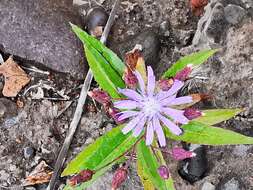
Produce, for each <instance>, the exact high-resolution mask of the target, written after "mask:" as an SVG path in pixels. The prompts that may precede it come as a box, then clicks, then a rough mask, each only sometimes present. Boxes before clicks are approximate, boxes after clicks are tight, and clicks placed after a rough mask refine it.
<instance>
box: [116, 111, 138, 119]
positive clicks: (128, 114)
mask: <svg viewBox="0 0 253 190" xmlns="http://www.w3.org/2000/svg"><path fill="white" fill-rule="evenodd" d="M139 113H140V112H138V111H123V112H120V113H118V115H119V117H118V120H119V121H122V120H124V119H128V118H129V117H133V116H136V115H138V114H139Z"/></svg>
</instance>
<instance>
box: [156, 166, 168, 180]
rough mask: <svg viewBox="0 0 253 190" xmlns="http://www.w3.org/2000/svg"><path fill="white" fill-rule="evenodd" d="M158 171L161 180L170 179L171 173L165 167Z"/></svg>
mask: <svg viewBox="0 0 253 190" xmlns="http://www.w3.org/2000/svg"><path fill="white" fill-rule="evenodd" d="M157 171H158V173H159V175H160V176H161V178H163V179H169V177H170V172H169V169H168V168H167V167H166V166H164V165H162V166H160V167H159V168H158V170H157Z"/></svg>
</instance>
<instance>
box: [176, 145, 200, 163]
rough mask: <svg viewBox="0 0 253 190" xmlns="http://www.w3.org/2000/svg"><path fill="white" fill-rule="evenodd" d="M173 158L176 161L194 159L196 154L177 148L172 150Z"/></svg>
mask: <svg viewBox="0 0 253 190" xmlns="http://www.w3.org/2000/svg"><path fill="white" fill-rule="evenodd" d="M172 156H173V158H174V159H175V160H184V159H186V158H192V157H194V156H196V154H195V153H194V152H192V151H187V150H185V149H183V148H179V147H175V148H173V149H172Z"/></svg>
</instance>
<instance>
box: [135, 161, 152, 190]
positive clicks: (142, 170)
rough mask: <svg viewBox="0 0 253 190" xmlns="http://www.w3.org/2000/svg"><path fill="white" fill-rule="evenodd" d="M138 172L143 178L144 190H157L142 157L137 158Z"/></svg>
mask: <svg viewBox="0 0 253 190" xmlns="http://www.w3.org/2000/svg"><path fill="white" fill-rule="evenodd" d="M137 173H138V175H139V177H140V179H141V182H142V185H143V188H144V190H155V187H154V185H153V184H152V182H151V180H150V178H149V177H148V174H147V171H146V170H145V168H144V167H143V164H142V162H141V160H140V159H138V160H137Z"/></svg>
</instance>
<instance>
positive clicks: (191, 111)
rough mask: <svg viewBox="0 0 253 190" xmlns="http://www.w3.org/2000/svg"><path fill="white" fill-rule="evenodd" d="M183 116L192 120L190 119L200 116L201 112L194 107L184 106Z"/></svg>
mask: <svg viewBox="0 0 253 190" xmlns="http://www.w3.org/2000/svg"><path fill="white" fill-rule="evenodd" d="M184 116H185V117H187V118H188V119H190V120H192V119H195V118H197V117H200V116H202V112H201V111H199V110H198V109H196V108H186V109H185V110H184Z"/></svg>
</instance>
